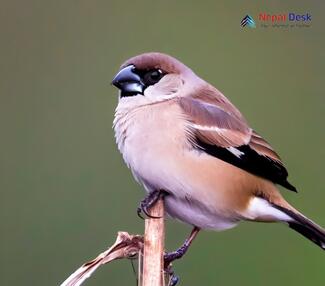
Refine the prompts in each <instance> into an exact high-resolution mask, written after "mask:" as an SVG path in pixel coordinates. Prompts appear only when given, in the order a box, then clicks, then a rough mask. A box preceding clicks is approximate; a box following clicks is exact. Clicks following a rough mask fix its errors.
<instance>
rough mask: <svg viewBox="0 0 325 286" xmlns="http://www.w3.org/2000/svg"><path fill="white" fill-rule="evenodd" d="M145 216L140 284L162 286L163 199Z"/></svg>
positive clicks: (163, 244)
mask: <svg viewBox="0 0 325 286" xmlns="http://www.w3.org/2000/svg"><path fill="white" fill-rule="evenodd" d="M149 214H150V215H151V216H154V217H159V218H146V221H145V233H144V250H143V272H142V277H141V278H142V279H141V280H142V286H164V259H163V254H164V249H165V221H164V215H165V210H164V200H163V198H160V199H159V200H158V201H157V203H156V204H155V205H154V206H153V207H152V208H150V211H149Z"/></svg>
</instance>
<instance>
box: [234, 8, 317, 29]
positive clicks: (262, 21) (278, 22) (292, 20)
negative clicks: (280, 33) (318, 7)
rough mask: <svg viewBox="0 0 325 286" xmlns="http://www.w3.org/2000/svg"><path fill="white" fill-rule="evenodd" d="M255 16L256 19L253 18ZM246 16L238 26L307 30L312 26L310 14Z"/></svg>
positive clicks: (288, 13) (289, 13)
mask: <svg viewBox="0 0 325 286" xmlns="http://www.w3.org/2000/svg"><path fill="white" fill-rule="evenodd" d="M255 16H256V17H255ZM254 17H255V19H256V22H255V20H254V19H253V17H252V16H250V15H246V16H245V17H244V18H243V19H242V20H241V22H240V25H241V26H242V27H243V28H244V27H249V28H256V25H257V26H258V27H259V28H290V29H291V28H309V27H311V25H312V15H311V14H310V13H302V14H300V13H299V14H298V13H294V12H287V13H283V12H282V13H277V14H269V13H267V12H260V13H258V15H254Z"/></svg>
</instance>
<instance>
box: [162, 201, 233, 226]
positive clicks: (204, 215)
mask: <svg viewBox="0 0 325 286" xmlns="http://www.w3.org/2000/svg"><path fill="white" fill-rule="evenodd" d="M165 207H166V212H167V214H168V215H169V216H170V217H171V218H174V219H177V220H179V221H181V222H184V223H186V224H190V225H193V226H196V227H199V228H201V229H206V230H217V231H222V230H226V229H229V228H233V227H235V226H236V225H237V224H238V221H235V220H231V219H230V218H227V217H224V216H222V215H220V214H218V213H216V212H211V211H209V210H208V209H207V208H205V207H204V206H203V205H200V204H198V203H195V204H193V203H191V202H189V201H187V200H186V199H180V198H177V197H175V196H173V195H168V196H166V197H165Z"/></svg>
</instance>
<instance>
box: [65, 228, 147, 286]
mask: <svg viewBox="0 0 325 286" xmlns="http://www.w3.org/2000/svg"><path fill="white" fill-rule="evenodd" d="M142 249H143V237H142V236H141V235H130V234H128V233H127V232H122V231H120V232H118V234H117V238H116V241H115V243H114V244H113V245H112V246H111V247H110V248H108V249H107V250H106V251H104V252H102V253H101V254H99V255H98V256H97V257H96V258H95V259H93V260H91V261H89V262H87V263H85V264H84V265H82V266H81V267H80V268H79V269H77V270H76V271H75V272H74V273H72V274H71V275H70V276H69V277H68V278H67V279H66V280H65V281H64V282H63V283H62V284H61V286H79V285H81V284H82V283H83V282H84V281H85V280H86V279H87V278H89V277H90V276H91V275H92V274H93V272H95V270H96V269H97V268H98V267H99V266H101V265H103V264H106V263H109V262H111V261H113V260H116V259H121V258H129V259H130V258H134V257H135V256H136V255H137V254H138V253H139V252H140V251H142Z"/></svg>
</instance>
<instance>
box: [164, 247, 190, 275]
mask: <svg viewBox="0 0 325 286" xmlns="http://www.w3.org/2000/svg"><path fill="white" fill-rule="evenodd" d="M189 246H190V244H189V243H187V241H185V243H184V244H183V245H182V246H181V247H180V248H178V249H177V250H175V251H172V252H166V253H165V254H164V266H165V269H168V268H169V266H170V265H171V263H172V262H173V261H174V260H176V259H180V258H182V257H183V255H184V254H185V253H186V251H187V249H188V248H189Z"/></svg>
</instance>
